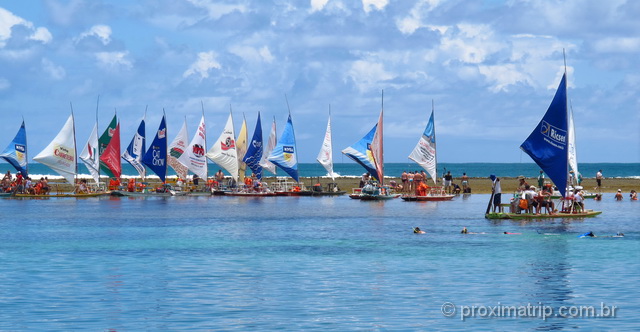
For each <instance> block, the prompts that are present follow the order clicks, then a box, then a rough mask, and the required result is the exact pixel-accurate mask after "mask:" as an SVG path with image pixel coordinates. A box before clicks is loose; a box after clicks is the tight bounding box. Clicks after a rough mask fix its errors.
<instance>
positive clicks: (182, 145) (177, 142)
mask: <svg viewBox="0 0 640 332" xmlns="http://www.w3.org/2000/svg"><path fill="white" fill-rule="evenodd" d="M188 139H189V136H188V135H187V119H184V123H183V124H182V128H181V129H180V131H179V132H178V135H177V136H176V137H175V138H174V139H173V141H172V142H171V144H169V154H168V155H167V164H168V165H169V167H171V168H173V170H174V171H175V172H176V174H177V175H178V176H179V177H180V178H181V179H185V178H186V177H187V173H189V168H188V167H187V165H185V164H183V163H182V162H180V157H181V156H182V155H183V154H184V152H185V151H186V150H187V140H188Z"/></svg>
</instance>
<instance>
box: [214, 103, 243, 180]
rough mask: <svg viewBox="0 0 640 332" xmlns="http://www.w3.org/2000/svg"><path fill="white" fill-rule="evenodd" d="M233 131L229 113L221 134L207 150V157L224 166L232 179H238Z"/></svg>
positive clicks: (231, 116) (231, 117) (231, 118)
mask: <svg viewBox="0 0 640 332" xmlns="http://www.w3.org/2000/svg"><path fill="white" fill-rule="evenodd" d="M235 137H236V136H235V133H234V131H233V115H232V114H231V113H229V119H228V120H227V124H226V125H225V126H224V129H223V130H222V134H220V137H219V138H218V140H217V141H216V142H215V143H214V144H213V146H212V147H211V149H210V150H209V151H208V152H207V158H209V159H211V161H213V162H214V163H216V164H218V165H219V166H220V167H222V168H224V169H225V170H226V171H227V172H229V174H231V177H233V179H234V180H236V181H237V180H238V154H237V151H236V139H235Z"/></svg>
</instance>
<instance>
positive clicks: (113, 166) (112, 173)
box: [98, 114, 122, 178]
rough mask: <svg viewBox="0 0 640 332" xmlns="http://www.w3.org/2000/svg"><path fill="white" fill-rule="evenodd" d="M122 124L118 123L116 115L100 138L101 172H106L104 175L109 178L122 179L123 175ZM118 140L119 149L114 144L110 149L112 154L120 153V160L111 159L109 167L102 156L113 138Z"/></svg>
mask: <svg viewBox="0 0 640 332" xmlns="http://www.w3.org/2000/svg"><path fill="white" fill-rule="evenodd" d="M116 127H118V130H117V135H116ZM119 127H120V124H119V123H118V116H117V115H116V114H114V115H113V118H112V119H111V122H110V123H109V125H108V126H107V128H106V129H105V130H104V132H103V133H102V135H100V138H98V155H99V156H100V157H101V158H100V170H101V171H102V172H104V174H106V175H107V176H108V177H110V178H111V177H117V178H119V177H120V174H122V166H121V163H120V129H119ZM114 137H115V138H116V140H117V141H118V142H117V147H116V146H115V145H116V144H115V143H114V144H112V147H111V148H110V150H111V151H112V152H116V150H117V152H118V160H112V159H110V161H111V163H110V164H109V165H107V164H106V163H105V162H104V161H103V160H102V155H104V153H105V150H106V149H107V146H109V144H110V143H111V140H112V139H113V138H114Z"/></svg>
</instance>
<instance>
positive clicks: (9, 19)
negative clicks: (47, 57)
mask: <svg viewBox="0 0 640 332" xmlns="http://www.w3.org/2000/svg"><path fill="white" fill-rule="evenodd" d="M15 25H22V26H24V27H26V28H28V29H29V30H31V31H33V33H32V34H31V35H30V36H29V39H31V40H35V41H39V42H42V43H43V44H47V43H49V42H50V41H51V40H52V39H53V37H52V36H51V33H50V32H49V30H47V29H46V28H43V27H38V28H36V27H35V26H34V25H33V23H32V22H29V21H27V20H25V19H23V18H21V17H18V16H16V15H14V14H13V13H11V12H10V11H8V10H6V9H4V8H0V47H4V46H5V45H6V42H7V40H9V39H10V38H11V28H13V27H14V26H15Z"/></svg>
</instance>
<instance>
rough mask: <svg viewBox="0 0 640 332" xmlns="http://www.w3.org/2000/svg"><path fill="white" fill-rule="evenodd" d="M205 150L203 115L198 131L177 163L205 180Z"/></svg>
mask: <svg viewBox="0 0 640 332" xmlns="http://www.w3.org/2000/svg"><path fill="white" fill-rule="evenodd" d="M206 148H207V129H206V127H205V122H204V113H203V114H202V118H201V119H200V123H199V124H198V129H197V130H196V133H195V134H194V135H193V139H192V140H191V143H189V145H188V146H187V149H186V150H185V152H184V153H183V154H182V155H181V156H180V158H178V161H179V162H180V163H181V164H183V165H186V166H187V168H188V169H189V170H190V171H191V172H193V174H196V175H198V176H199V177H200V178H201V179H206V178H207V157H205V152H206V151H207V150H206Z"/></svg>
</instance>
